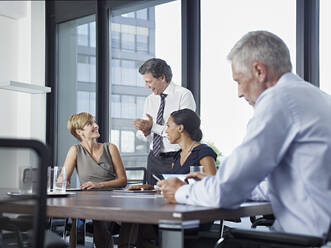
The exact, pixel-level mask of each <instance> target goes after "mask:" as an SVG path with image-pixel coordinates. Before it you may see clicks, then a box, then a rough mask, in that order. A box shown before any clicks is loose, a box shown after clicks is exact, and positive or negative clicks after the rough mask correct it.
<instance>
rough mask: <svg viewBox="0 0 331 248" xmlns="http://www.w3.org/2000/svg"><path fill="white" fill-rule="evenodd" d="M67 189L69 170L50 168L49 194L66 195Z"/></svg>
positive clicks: (48, 177) (48, 179)
mask: <svg viewBox="0 0 331 248" xmlns="http://www.w3.org/2000/svg"><path fill="white" fill-rule="evenodd" d="M66 188H67V170H66V168H65V167H58V166H54V167H48V173H47V192H54V193H64V192H66Z"/></svg>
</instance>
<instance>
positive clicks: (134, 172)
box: [125, 167, 146, 185]
mask: <svg viewBox="0 0 331 248" xmlns="http://www.w3.org/2000/svg"><path fill="white" fill-rule="evenodd" d="M125 172H126V177H127V184H128V185H131V184H146V168H145V167H126V168H125Z"/></svg>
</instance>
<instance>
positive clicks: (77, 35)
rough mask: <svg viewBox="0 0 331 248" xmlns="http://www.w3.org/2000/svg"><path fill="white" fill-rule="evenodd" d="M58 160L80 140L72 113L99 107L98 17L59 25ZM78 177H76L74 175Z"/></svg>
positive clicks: (63, 157)
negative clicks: (71, 121) (75, 134)
mask: <svg viewBox="0 0 331 248" xmlns="http://www.w3.org/2000/svg"><path fill="white" fill-rule="evenodd" d="M58 30H59V32H58V50H57V56H58V84H57V96H58V99H57V131H55V133H56V134H57V141H58V142H57V161H58V165H59V166H62V165H63V163H64V160H65V157H66V154H67V151H68V150H69V148H70V146H71V145H73V144H76V143H77V140H76V139H75V138H74V137H73V136H72V135H70V134H69V132H68V130H67V122H68V119H69V117H70V116H71V115H72V114H75V113H78V112H83V111H84V112H89V113H91V114H92V115H94V116H95V109H96V108H95V106H96V93H95V92H96V84H95V82H96V58H95V54H96V42H95V41H96V37H95V16H94V15H93V16H88V17H84V18H80V19H76V20H73V21H69V22H64V23H61V24H59V25H58ZM73 178H75V177H73Z"/></svg>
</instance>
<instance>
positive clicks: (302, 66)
mask: <svg viewBox="0 0 331 248" xmlns="http://www.w3.org/2000/svg"><path fill="white" fill-rule="evenodd" d="M319 5H320V3H319V0H313V1H312V0H297V40H296V49H297V56H296V58H297V60H296V62H297V63H296V67H297V74H298V75H300V76H301V77H302V78H303V79H304V80H306V81H308V82H310V83H312V84H313V85H315V86H317V87H319Z"/></svg>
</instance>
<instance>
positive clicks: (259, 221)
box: [250, 214, 275, 228]
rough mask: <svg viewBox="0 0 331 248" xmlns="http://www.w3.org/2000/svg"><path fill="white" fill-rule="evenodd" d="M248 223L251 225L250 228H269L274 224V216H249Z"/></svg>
mask: <svg viewBox="0 0 331 248" xmlns="http://www.w3.org/2000/svg"><path fill="white" fill-rule="evenodd" d="M250 221H251V223H252V225H251V228H256V227H258V226H266V227H271V226H272V225H273V224H274V222H275V216H274V215H273V214H267V215H263V216H262V217H257V216H251V217H250Z"/></svg>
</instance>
